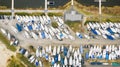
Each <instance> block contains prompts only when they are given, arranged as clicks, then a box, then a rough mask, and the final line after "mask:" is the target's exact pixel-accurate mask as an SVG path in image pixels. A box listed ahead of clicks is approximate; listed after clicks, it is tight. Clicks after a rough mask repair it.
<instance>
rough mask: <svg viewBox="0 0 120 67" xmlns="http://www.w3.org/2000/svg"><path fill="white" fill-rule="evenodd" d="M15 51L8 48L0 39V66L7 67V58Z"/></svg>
mask: <svg viewBox="0 0 120 67" xmlns="http://www.w3.org/2000/svg"><path fill="white" fill-rule="evenodd" d="M13 54H14V53H13V52H12V51H10V50H8V49H7V48H6V46H5V45H4V44H3V43H2V42H1V41H0V67H6V65H7V60H8V59H9V58H10V56H12V55H13Z"/></svg>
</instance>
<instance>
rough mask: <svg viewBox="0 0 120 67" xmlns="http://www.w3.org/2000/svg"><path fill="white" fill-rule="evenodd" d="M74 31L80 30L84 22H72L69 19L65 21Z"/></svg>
mask: <svg viewBox="0 0 120 67" xmlns="http://www.w3.org/2000/svg"><path fill="white" fill-rule="evenodd" d="M65 24H67V25H68V26H69V27H70V28H71V29H72V30H73V31H74V32H80V31H81V27H82V23H81V22H72V21H67V22H65Z"/></svg>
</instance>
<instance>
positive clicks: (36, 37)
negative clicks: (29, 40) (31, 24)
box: [31, 32, 38, 40]
mask: <svg viewBox="0 0 120 67" xmlns="http://www.w3.org/2000/svg"><path fill="white" fill-rule="evenodd" d="M31 35H32V37H33V38H34V39H35V40H37V39H38V36H37V35H36V34H35V33H34V32H31Z"/></svg>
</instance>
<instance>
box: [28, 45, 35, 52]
mask: <svg viewBox="0 0 120 67" xmlns="http://www.w3.org/2000/svg"><path fill="white" fill-rule="evenodd" d="M28 48H29V49H30V52H36V49H35V48H34V46H32V45H30V46H29V47H28Z"/></svg>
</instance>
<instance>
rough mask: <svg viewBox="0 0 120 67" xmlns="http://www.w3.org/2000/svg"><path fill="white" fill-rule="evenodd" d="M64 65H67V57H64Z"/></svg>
mask: <svg viewBox="0 0 120 67" xmlns="http://www.w3.org/2000/svg"><path fill="white" fill-rule="evenodd" d="M64 65H65V66H67V65H68V62H67V57H65V59H64Z"/></svg>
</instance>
